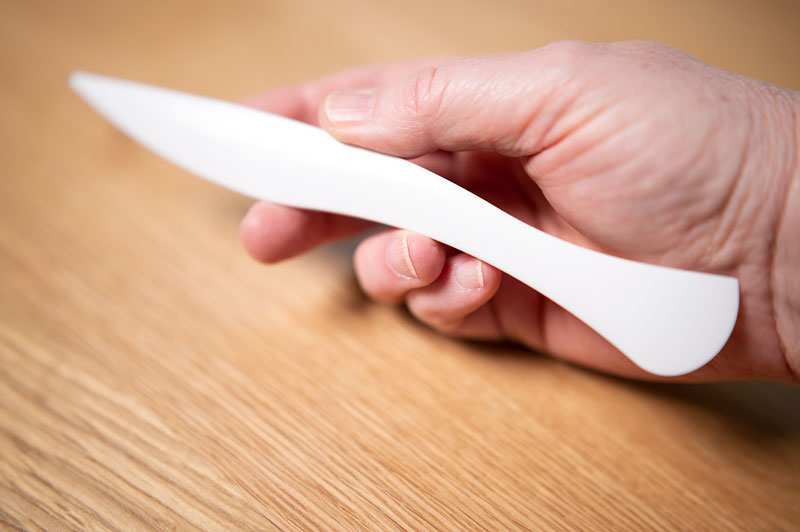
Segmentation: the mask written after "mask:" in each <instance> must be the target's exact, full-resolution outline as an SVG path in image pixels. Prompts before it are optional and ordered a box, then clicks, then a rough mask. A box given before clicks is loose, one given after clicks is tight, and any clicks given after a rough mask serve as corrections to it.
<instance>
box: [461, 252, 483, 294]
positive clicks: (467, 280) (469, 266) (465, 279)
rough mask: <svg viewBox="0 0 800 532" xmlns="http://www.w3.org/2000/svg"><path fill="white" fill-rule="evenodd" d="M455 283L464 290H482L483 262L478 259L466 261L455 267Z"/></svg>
mask: <svg viewBox="0 0 800 532" xmlns="http://www.w3.org/2000/svg"><path fill="white" fill-rule="evenodd" d="M455 278H456V283H458V286H460V287H461V288H464V289H465V290H477V289H478V288H483V262H481V261H479V260H478V259H471V260H466V261H464V262H462V263H461V264H459V265H458V266H456V271H455Z"/></svg>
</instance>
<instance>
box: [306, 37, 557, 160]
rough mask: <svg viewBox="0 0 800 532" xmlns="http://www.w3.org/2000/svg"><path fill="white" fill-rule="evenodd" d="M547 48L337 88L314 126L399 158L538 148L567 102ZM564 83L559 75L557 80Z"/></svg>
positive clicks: (525, 152) (508, 152) (509, 152)
mask: <svg viewBox="0 0 800 532" xmlns="http://www.w3.org/2000/svg"><path fill="white" fill-rule="evenodd" d="M548 55H552V54H548V53H547V50H546V49H539V50H534V51H532V52H524V53H520V54H512V55H505V56H495V57H479V58H472V59H466V60H461V61H456V62H453V63H447V64H444V65H440V66H437V67H433V68H428V69H425V70H422V71H420V72H418V73H415V74H413V75H411V76H408V77H406V78H405V79H403V80H401V81H399V82H397V83H393V84H391V85H386V86H379V87H374V88H370V89H357V90H339V91H335V92H332V93H331V94H329V95H328V97H327V98H326V99H325V102H324V104H323V106H322V108H321V110H320V124H321V125H322V126H323V127H324V128H325V129H327V130H328V131H329V132H330V133H331V134H332V135H333V136H335V137H336V138H338V139H339V140H341V141H343V142H346V143H348V144H355V145H358V146H362V147H365V148H369V149H372V150H375V151H380V152H383V153H388V154H391V155H396V156H400V157H407V158H411V157H417V156H420V155H423V154H425V153H429V152H432V151H435V150H446V151H465V150H479V151H493V152H498V153H501V154H503V155H507V156H524V155H531V154H534V153H537V152H538V151H540V150H541V149H542V148H543V147H544V146H543V142H545V141H546V139H545V136H546V135H547V133H549V132H550V129H551V128H549V127H548V125H552V123H553V122H555V121H556V120H557V119H558V117H559V116H560V113H561V111H563V109H562V108H563V107H564V106H565V105H566V102H568V101H569V97H568V96H567V95H566V94H564V92H565V91H563V90H562V89H563V83H559V82H557V81H556V80H554V77H558V75H559V73H561V72H564V70H565V69H564V68H557V69H552V68H548V66H549V65H551V64H552V63H553V61H552V60H548V57H547V56H548ZM560 77H561V78H562V79H563V76H560Z"/></svg>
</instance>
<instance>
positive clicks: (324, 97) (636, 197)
mask: <svg viewBox="0 0 800 532" xmlns="http://www.w3.org/2000/svg"><path fill="white" fill-rule="evenodd" d="M249 103H250V104H251V105H253V106H255V107H258V108H261V109H265V110H268V111H271V112H276V113H280V114H284V115H287V116H290V117H292V118H296V119H299V120H303V121H306V122H310V123H313V124H319V125H321V126H322V127H324V128H326V129H327V130H328V131H329V132H330V133H331V134H332V135H334V136H335V137H337V138H338V139H340V140H342V141H344V142H347V143H350V144H355V145H359V146H363V147H365V148H369V149H372V150H376V151H380V152H384V153H388V154H392V155H396V156H400V157H406V158H415V160H416V161H417V162H418V163H419V164H421V165H423V166H426V167H427V168H429V169H431V170H433V171H435V172H437V173H439V174H441V175H443V176H445V177H447V178H448V179H451V180H453V181H454V182H456V183H457V184H459V185H461V186H463V187H465V188H467V189H469V190H471V191H472V192H474V193H476V194H478V195H480V196H482V197H484V198H485V199H487V200H488V201H490V202H492V203H494V204H495V205H497V206H499V207H500V208H502V209H504V210H505V211H507V212H509V213H510V214H512V215H514V216H516V217H518V218H520V219H522V220H523V221H526V222H528V223H530V224H531V225H533V226H536V227H538V228H540V229H542V230H544V231H546V232H548V233H550V234H552V235H554V236H557V237H559V238H562V239H564V240H567V241H570V242H573V243H575V244H578V245H580V246H584V247H587V248H591V249H596V250H599V251H602V252H605V253H610V254H615V255H618V256H621V257H625V258H629V259H633V260H639V261H643V262H649V263H654V264H661V265H665V266H672V267H678V268H684V269H690V270H698V271H707V272H713V273H720V274H725V275H732V276H735V277H738V278H739V280H740V286H741V306H740V313H739V319H738V321H737V324H736V327H735V329H734V332H733V334H732V336H731V339H730V340H729V342H728V343H727V345H726V346H725V348H724V349H723V350H722V352H721V353H720V354H719V355H718V356H717V357H716V358H715V359H714V360H712V361H711V362H710V363H709V364H707V365H706V366H704V367H703V368H701V369H699V370H697V371H696V372H693V373H692V374H689V375H687V376H684V377H682V380H694V381H698V380H720V379H726V380H727V379H742V378H765V379H774V380H786V381H794V380H796V379H797V377H798V369H800V323H798V322H799V321H800V286H798V284H797V278H796V275H795V272H796V271H797V269H798V266H800V250H798V249H797V247H798V246H797V245H796V243H795V240H796V236H794V235H796V233H795V231H797V230H800V177H798V175H797V174H798V168H797V160H796V157H797V151H798V146H797V142H798V139H797V135H798V127H800V125H798V119H797V115H798V109H800V97H798V96H797V94H796V93H792V92H791V91H786V90H782V89H779V88H776V87H772V86H769V85H767V84H764V83H761V82H758V81H756V80H752V79H749V78H745V77H741V76H737V75H735V74H731V73H729V72H726V71H723V70H720V69H717V68H715V67H712V66H709V65H706V64H704V63H702V62H700V61H698V60H696V59H693V58H691V57H690V56H688V55H686V54H683V53H681V52H679V51H676V50H674V49H671V48H669V47H666V46H662V45H657V44H653V43H645V42H629V43H614V44H588V43H578V42H561V43H554V44H552V45H549V46H546V47H544V48H540V49H537V50H533V51H530V52H524V53H519V54H513V55H504V56H496V57H482V58H471V59H462V60H457V61H451V62H446V61H444V60H441V59H439V60H430V61H423V62H416V63H408V64H404V65H393V66H373V67H366V68H362V69H358V70H354V71H349V72H345V73H341V74H336V75H333V76H329V77H326V78H323V79H321V80H317V81H313V82H310V83H307V84H304V85H300V86H296V87H288V88H284V89H279V90H277V91H272V92H270V93H267V94H264V95H261V96H259V97H256V98H253V99H252V100H251V101H250V102H249ZM367 226H368V224H367V223H366V222H364V221H360V220H354V219H350V218H344V217H340V216H334V215H330V214H325V213H318V212H310V211H303V210H298V209H292V208H288V207H283V206H279V205H274V204H269V203H266V202H259V203H257V204H256V205H254V207H253V208H252V209H251V210H250V212H249V213H248V215H247V217H246V218H245V219H244V221H243V223H242V237H243V241H244V243H245V246H246V247H247V249H248V250H249V252H250V253H251V254H252V255H253V256H254V257H255V258H257V259H259V260H261V261H264V262H273V261H277V260H281V259H284V258H287V257H290V256H293V255H295V254H298V253H301V252H303V251H305V250H307V249H310V248H311V247H314V246H316V245H318V244H321V243H323V242H326V241H329V240H331V239H335V238H340V237H344V236H348V235H350V234H353V233H355V232H357V231H360V230H362V229H364V228H365V227H367ZM790 240H791V241H790ZM354 261H355V269H356V273H357V276H358V279H359V282H360V283H361V285H362V287H363V288H364V290H365V292H366V293H367V294H369V295H370V296H371V297H373V298H375V299H377V300H379V301H385V302H405V303H406V305H407V306H408V308H409V310H410V311H411V312H412V313H413V314H414V315H415V316H417V317H418V318H419V319H420V320H422V321H423V322H425V323H427V324H429V325H430V326H432V327H434V328H435V329H437V330H440V331H442V332H445V333H448V334H452V335H455V336H460V337H467V338H480V339H498V340H500V339H509V340H512V341H515V342H519V343H521V344H523V345H526V346H528V347H530V348H533V349H536V350H539V351H543V352H547V353H551V354H553V355H554V356H557V357H560V358H563V359H566V360H569V361H572V362H575V363H579V364H582V365H586V366H590V367H593V368H597V369H600V370H603V371H609V372H613V373H617V374H621V375H626V376H632V377H639V378H653V376H652V375H649V374H647V373H645V372H643V371H642V370H641V369H639V368H638V367H636V366H634V365H633V364H632V363H631V362H630V361H629V360H628V359H627V358H625V357H624V356H623V355H622V354H621V353H620V352H619V351H618V350H617V349H616V348H615V347H613V346H612V345H611V344H609V343H608V342H607V341H606V340H605V339H603V338H602V337H600V336H599V335H598V334H597V333H595V332H594V331H593V330H592V329H590V328H589V327H587V326H586V325H584V324H583V323H582V322H580V321H579V320H577V319H576V318H575V317H573V316H572V315H571V314H569V313H567V312H566V311H564V310H563V309H562V308H561V307H559V306H557V305H555V304H554V303H552V302H551V301H549V300H547V299H546V298H544V297H543V296H541V295H540V294H538V293H537V292H535V291H533V290H531V289H530V288H528V287H527V286H525V285H523V284H521V283H519V282H518V281H516V280H514V279H513V278H510V277H508V276H505V275H503V274H502V273H501V272H499V271H498V270H496V269H495V268H493V267H491V266H489V265H488V264H485V263H482V262H480V261H478V260H476V259H474V258H472V257H469V256H466V255H464V254H462V253H458V252H453V251H452V250H447V249H445V247H444V246H442V245H441V244H439V243H437V242H435V241H432V240H431V239H429V238H427V237H424V236H422V235H419V234H414V233H408V232H405V231H400V230H389V231H385V232H382V233H379V234H377V235H374V236H371V237H369V238H368V239H366V240H365V241H364V242H362V243H361V244H360V245H359V247H358V249H357V251H356V254H355V259H354Z"/></svg>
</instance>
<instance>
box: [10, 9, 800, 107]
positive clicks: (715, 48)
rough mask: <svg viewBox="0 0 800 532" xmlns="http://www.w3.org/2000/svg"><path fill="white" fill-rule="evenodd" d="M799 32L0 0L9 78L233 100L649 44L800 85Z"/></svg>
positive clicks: (792, 27) (730, 13)
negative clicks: (447, 61)
mask: <svg viewBox="0 0 800 532" xmlns="http://www.w3.org/2000/svg"><path fill="white" fill-rule="evenodd" d="M798 28H800V2H797V1H796V0H761V1H759V0H673V1H670V2H666V1H661V0H606V1H590V0H492V1H487V0H461V1H453V0H445V1H437V0H405V1H375V0H373V1H367V0H342V1H331V2H320V1H314V0H291V1H289V0H285V1H276V0H261V1H259V0H236V1H231V2H224V3H223V2H217V1H208V0H183V1H182V0H172V1H163V2H160V1H158V2H157V1H124V0H111V1H92V0H74V1H64V2H61V1H55V0H53V1H45V0H2V1H0V43H2V52H0V53H2V56H0V61H2V64H4V65H5V72H6V73H8V68H9V66H13V69H14V71H15V74H16V75H15V76H9V75H6V76H4V77H5V83H19V82H20V80H19V76H20V75H25V76H28V75H30V76H34V75H35V76H36V78H37V79H39V80H41V81H45V80H47V81H52V82H55V81H56V80H57V81H58V82H63V79H64V77H65V75H66V73H67V72H68V71H69V70H71V69H74V68H83V69H88V70H97V71H101V72H104V73H108V74H113V75H118V76H127V77H132V78H139V79H143V80H147V81H152V82H158V83H162V84H166V85H171V86H176V87H180V88H186V89H189V88H194V89H202V90H204V91H205V92H209V93H214V94H218V95H225V96H227V97H229V98H236V97H243V96H245V95H247V94H250V93H252V92H256V91H259V90H262V89H264V88H267V87H271V86H275V85H279V84H285V83H290V82H295V81H299V80H302V79H304V78H307V77H311V76H316V75H320V74H322V73H325V72H328V71H331V70H336V69H339V68H344V67H348V66H352V65H355V64H359V63H364V62H381V61H393V60H398V59H405V58H411V57H417V56H422V55H431V54H441V53H451V52H456V53H467V54H481V53H496V52H503V51H515V50H523V49H530V48H535V47H538V46H541V45H543V44H546V43H548V42H551V41H554V40H559V39H582V40H590V41H612V40H625V39H650V40H656V41H662V42H665V43H668V44H670V45H672V46H675V47H677V48H681V49H683V50H685V51H687V52H689V53H691V54H693V55H695V56H697V57H699V58H701V59H703V60H705V61H707V62H710V63H713V64H716V65H718V66H721V67H723V68H727V69H730V70H734V71H738V72H740V73H743V74H746V75H749V76H753V77H756V78H760V79H763V80H766V81H770V82H773V83H776V84H778V85H782V86H785V87H791V88H795V89H797V88H800V67H799V66H798V65H800V30H799V29H798ZM54 55H58V56H59V58H58V61H57V62H56V64H54V62H53V56H54ZM44 65H47V68H43V66H44ZM15 78H16V79H15Z"/></svg>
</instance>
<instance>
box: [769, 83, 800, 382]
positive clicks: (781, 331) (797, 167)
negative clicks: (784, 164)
mask: <svg viewBox="0 0 800 532" xmlns="http://www.w3.org/2000/svg"><path fill="white" fill-rule="evenodd" d="M779 99H780V102H779V104H778V105H779V106H780V107H782V109H780V110H779V112H780V113H781V114H783V115H784V116H786V117H787V120H788V124H787V125H788V127H789V128H790V129H789V132H790V135H791V137H790V139H791V142H790V143H789V146H788V150H789V153H788V154H787V161H788V168H789V170H788V172H787V174H788V175H787V177H786V186H785V189H784V190H785V196H784V199H783V206H782V208H781V211H780V214H779V218H778V222H777V225H776V230H775V241H774V244H773V251H772V261H771V262H772V264H771V271H770V289H771V290H770V291H771V294H772V310H773V315H774V319H775V329H776V333H777V336H778V340H779V343H780V347H781V350H782V352H783V357H784V360H785V361H786V365H787V368H788V370H789V371H790V372H791V373H792V375H794V378H795V379H796V380H800V93H798V92H795V91H785V92H784V93H783V94H781V95H780V97H779Z"/></svg>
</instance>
